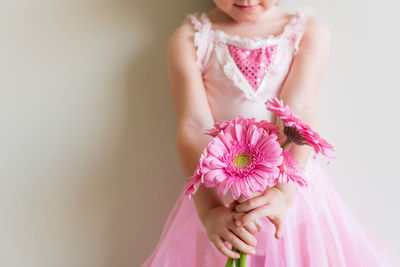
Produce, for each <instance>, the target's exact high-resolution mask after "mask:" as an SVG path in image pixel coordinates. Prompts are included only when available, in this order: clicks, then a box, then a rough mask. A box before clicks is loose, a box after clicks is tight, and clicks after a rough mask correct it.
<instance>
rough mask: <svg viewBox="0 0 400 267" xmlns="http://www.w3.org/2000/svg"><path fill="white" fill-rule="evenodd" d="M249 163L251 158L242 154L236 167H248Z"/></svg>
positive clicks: (237, 159)
mask: <svg viewBox="0 0 400 267" xmlns="http://www.w3.org/2000/svg"><path fill="white" fill-rule="evenodd" d="M249 163H250V158H249V156H247V155H245V154H241V155H239V156H238V157H237V158H236V159H235V165H236V166H237V167H239V168H243V167H246V166H247V165H248V164H249Z"/></svg>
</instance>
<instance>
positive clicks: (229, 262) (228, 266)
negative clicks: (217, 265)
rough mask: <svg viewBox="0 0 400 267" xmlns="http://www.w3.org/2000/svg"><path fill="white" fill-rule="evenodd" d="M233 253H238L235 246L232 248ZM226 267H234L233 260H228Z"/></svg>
mask: <svg viewBox="0 0 400 267" xmlns="http://www.w3.org/2000/svg"><path fill="white" fill-rule="evenodd" d="M232 251H236V249H235V247H234V246H232ZM225 267H233V258H228V260H227V261H226V264H225Z"/></svg>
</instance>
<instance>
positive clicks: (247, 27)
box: [142, 0, 400, 267]
mask: <svg viewBox="0 0 400 267" xmlns="http://www.w3.org/2000/svg"><path fill="white" fill-rule="evenodd" d="M214 3H215V4H216V8H214V9H213V10H211V11H210V12H208V13H202V14H189V15H188V16H187V20H186V21H184V22H183V23H182V25H180V27H179V28H178V29H177V30H176V31H175V32H174V33H173V35H172V36H171V37H170V39H169V43H168V68H169V78H170V86H171V92H172V97H173V101H174V105H175V108H176V112H177V116H178V126H177V132H176V133H177V135H176V141H177V148H178V152H179V156H180V160H181V165H182V169H183V173H184V175H185V177H189V176H191V175H192V173H193V170H194V169H195V167H196V165H197V162H198V159H199V157H200V154H201V153H202V152H203V149H204V148H205V147H206V146H207V144H208V143H209V142H210V140H211V137H210V136H208V135H204V134H203V132H204V130H205V129H209V128H211V127H213V124H214V123H215V122H218V121H221V120H231V119H233V118H235V117H236V116H238V115H241V116H243V117H254V118H256V120H262V119H264V120H270V121H273V122H275V123H276V124H277V125H279V127H280V130H281V131H282V122H281V121H280V120H279V119H277V118H276V117H275V116H273V115H272V113H270V112H269V111H267V110H266V108H265V104H264V102H265V101H266V100H267V99H268V98H270V97H273V96H277V97H278V98H280V99H282V100H283V102H284V104H285V105H289V107H290V108H291V109H292V111H293V112H294V113H295V114H297V115H298V116H299V117H300V118H301V119H302V120H303V121H304V122H306V123H307V124H309V125H310V126H312V127H313V128H314V129H317V128H318V122H317V96H318V91H319V88H320V86H321V83H322V80H323V75H324V72H325V68H326V66H327V62H328V57H329V53H330V43H331V40H330V31H329V28H328V27H327V25H326V24H325V23H324V22H323V21H321V20H320V19H318V18H317V17H316V16H315V12H314V10H313V8H312V7H298V8H297V9H296V11H295V12H294V13H293V14H291V13H286V12H284V11H282V10H281V9H280V8H279V7H278V6H277V5H276V0H254V1H244V0H214ZM291 152H292V153H293V154H294V156H295V159H296V160H297V161H298V162H299V163H300V164H301V165H302V166H303V167H304V168H305V169H306V172H307V177H308V183H309V186H308V187H307V188H306V189H305V190H302V191H297V190H296V188H295V187H294V186H292V185H287V184H277V185H276V186H274V187H272V188H269V189H267V190H266V191H265V192H264V193H263V194H261V195H258V196H254V197H253V198H252V199H249V200H246V201H242V200H239V201H233V199H232V197H231V196H230V194H227V195H226V197H224V198H220V197H218V196H217V193H216V190H215V188H206V187H204V186H201V187H200V188H199V190H198V191H197V192H196V194H195V195H194V196H193V199H192V200H188V199H186V198H185V197H184V194H183V190H182V193H181V194H180V196H179V199H178V201H177V202H176V204H175V206H174V207H173V209H172V211H171V212H170V214H169V217H168V219H167V221H166V223H165V226H164V229H163V232H162V235H161V238H160V241H159V242H158V245H157V247H156V249H155V250H154V251H153V253H152V254H151V255H150V256H149V257H148V258H147V260H146V261H145V262H144V264H143V265H142V266H143V267H147V266H157V267H160V266H174V267H180V266H182V267H192V266H203V267H204V266H212V267H214V266H224V264H225V262H226V260H227V257H231V258H235V257H238V254H237V253H236V252H234V251H232V250H230V247H231V245H233V246H235V247H236V248H238V249H239V250H241V251H243V252H245V253H247V254H249V257H248V261H247V266H257V267H259V266H271V267H284V266H285V267H297V266H304V267H308V266H315V267H324V266H333V267H342V266H349V267H358V266H359V267H361V266H362V267H367V266H374V267H376V266H384V267H390V266H400V261H399V259H398V256H397V255H396V253H395V252H394V250H393V249H392V248H391V247H389V246H388V245H387V244H386V243H385V242H384V241H383V240H381V239H379V238H378V237H376V236H374V235H373V234H371V233H370V232H369V231H368V230H367V229H365V228H364V227H363V226H362V225H361V224H360V223H359V222H357V220H356V219H355V218H354V217H353V215H352V214H351V212H350V211H349V209H348V208H347V207H346V205H345V204H344V203H343V202H342V200H341V199H340V198H339V197H338V195H337V194H336V193H335V191H334V188H333V186H332V184H331V182H330V178H329V177H328V176H327V174H326V173H325V172H324V170H323V169H322V168H321V167H320V165H319V164H318V163H317V161H316V160H315V159H314V158H313V155H312V153H313V152H312V149H311V148H310V147H306V146H296V147H293V148H292V149H291Z"/></svg>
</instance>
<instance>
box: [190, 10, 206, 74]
mask: <svg viewBox="0 0 400 267" xmlns="http://www.w3.org/2000/svg"><path fill="white" fill-rule="evenodd" d="M185 21H189V22H190V23H191V24H192V25H193V28H194V30H195V32H194V40H193V41H194V46H195V47H196V56H197V64H198V66H199V67H200V70H201V71H202V72H203V71H204V63H205V59H206V54H207V47H208V44H209V42H210V36H209V31H210V29H211V23H210V21H209V19H208V17H207V15H206V14H205V13H201V14H199V13H191V14H188V15H186V19H185Z"/></svg>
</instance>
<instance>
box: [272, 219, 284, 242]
mask: <svg viewBox="0 0 400 267" xmlns="http://www.w3.org/2000/svg"><path fill="white" fill-rule="evenodd" d="M270 221H271V222H272V223H273V224H274V225H275V238H276V239H280V238H281V237H282V234H283V221H284V220H281V219H280V218H275V219H274V220H270Z"/></svg>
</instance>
